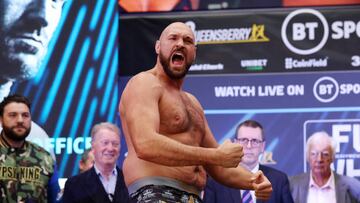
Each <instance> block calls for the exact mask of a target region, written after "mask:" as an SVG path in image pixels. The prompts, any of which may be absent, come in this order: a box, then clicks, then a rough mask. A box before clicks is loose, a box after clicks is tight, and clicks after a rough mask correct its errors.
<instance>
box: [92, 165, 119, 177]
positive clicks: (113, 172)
mask: <svg viewBox="0 0 360 203" xmlns="http://www.w3.org/2000/svg"><path fill="white" fill-rule="evenodd" d="M94 168H95V172H96V174H97V175H99V176H102V175H101V171H100V170H99V169H98V168H97V167H96V164H94ZM111 175H114V176H117V175H118V174H117V170H116V165H115V166H114V168H113V170H112V171H111Z"/></svg>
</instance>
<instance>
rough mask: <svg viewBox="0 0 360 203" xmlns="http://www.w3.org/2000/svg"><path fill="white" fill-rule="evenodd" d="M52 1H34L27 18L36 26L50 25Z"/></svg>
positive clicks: (28, 9)
mask: <svg viewBox="0 0 360 203" xmlns="http://www.w3.org/2000/svg"><path fill="white" fill-rule="evenodd" d="M50 3H51V2H50V0H32V1H31V3H30V4H29V5H28V8H27V17H28V18H29V19H31V23H35V25H36V26H39V27H46V26H47V25H48V15H49V14H50V13H49V12H50V9H49V6H51V5H50Z"/></svg>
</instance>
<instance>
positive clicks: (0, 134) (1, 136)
mask: <svg viewBox="0 0 360 203" xmlns="http://www.w3.org/2000/svg"><path fill="white" fill-rule="evenodd" d="M4 136H5V135H4V131H3V130H1V132H0V146H4V147H6V148H8V149H9V150H10V152H15V151H18V152H20V153H22V152H24V151H26V148H27V146H28V143H27V141H26V140H24V143H23V144H22V146H21V147H20V148H15V147H11V146H10V144H9V143H8V142H7V141H6V139H5V138H4Z"/></svg>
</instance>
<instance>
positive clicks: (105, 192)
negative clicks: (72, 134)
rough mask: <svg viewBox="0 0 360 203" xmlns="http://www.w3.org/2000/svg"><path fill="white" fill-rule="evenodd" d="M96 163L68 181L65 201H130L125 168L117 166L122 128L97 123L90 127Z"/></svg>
mask: <svg viewBox="0 0 360 203" xmlns="http://www.w3.org/2000/svg"><path fill="white" fill-rule="evenodd" d="M91 139H92V141H91V142H92V143H91V150H92V152H93V154H94V158H95V162H94V166H93V167H92V168H91V169H89V170H87V171H85V172H83V173H80V174H79V175H77V176H74V177H71V178H69V179H68V180H67V181H66V184H65V188H64V195H63V197H62V198H63V199H62V201H63V202H64V203H92V202H93V203H98V202H102V203H110V202H117V203H127V202H128V201H129V195H128V191H127V188H126V186H125V183H124V176H123V173H122V170H121V169H119V168H118V167H116V161H117V159H118V158H119V154H120V143H121V142H120V131H119V129H118V127H117V126H116V125H114V124H111V123H99V124H96V125H95V126H94V127H93V129H92V130H91Z"/></svg>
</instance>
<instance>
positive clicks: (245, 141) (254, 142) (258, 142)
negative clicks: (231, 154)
mask: <svg viewBox="0 0 360 203" xmlns="http://www.w3.org/2000/svg"><path fill="white" fill-rule="evenodd" d="M234 142H236V143H239V144H241V145H245V146H246V145H248V143H249V142H250V144H251V146H252V147H258V146H260V145H261V143H263V142H264V141H263V140H258V139H250V140H249V139H248V138H235V139H234Z"/></svg>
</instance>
